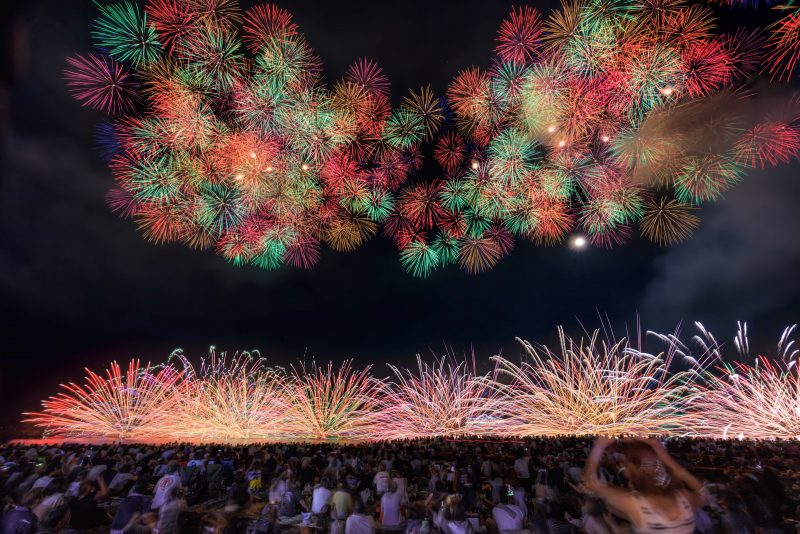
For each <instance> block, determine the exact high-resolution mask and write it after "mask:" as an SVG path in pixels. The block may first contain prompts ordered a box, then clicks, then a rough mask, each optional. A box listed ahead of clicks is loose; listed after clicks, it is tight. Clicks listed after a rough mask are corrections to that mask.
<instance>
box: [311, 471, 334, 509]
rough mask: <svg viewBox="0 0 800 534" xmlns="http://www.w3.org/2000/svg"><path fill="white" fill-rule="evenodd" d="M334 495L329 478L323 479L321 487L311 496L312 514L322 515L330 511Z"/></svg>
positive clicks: (315, 489)
mask: <svg viewBox="0 0 800 534" xmlns="http://www.w3.org/2000/svg"><path fill="white" fill-rule="evenodd" d="M332 496H333V493H332V492H331V482H330V480H329V479H328V477H322V480H320V483H319V485H318V486H317V487H316V488H314V491H313V493H312V495H311V513H312V514H314V515H322V514H325V513H327V512H328V511H329V509H330V506H329V505H330V502H331V497H332Z"/></svg>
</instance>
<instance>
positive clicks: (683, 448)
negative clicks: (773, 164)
mask: <svg viewBox="0 0 800 534" xmlns="http://www.w3.org/2000/svg"><path fill="white" fill-rule="evenodd" d="M0 467H1V469H2V470H1V471H0V492H1V493H0V496H1V497H2V499H3V507H2V517H1V518H0V525H2V530H1V531H0V534H12V533H13V534H34V533H37V532H38V533H51V532H62V533H68V532H73V531H78V532H97V533H99V532H111V533H112V534H122V533H125V534H148V533H157V534H173V533H183V532H187V533H191V532H204V533H220V534H222V533H225V534H236V533H246V534H328V533H330V534H374V533H376V532H383V533H403V534H406V533H410V534H430V533H437V532H438V533H441V534H475V533H484V532H485V533H486V534H521V533H524V532H528V533H530V534H566V533H587V534H616V533H627V532H639V533H651V532H653V533H655V532H660V533H675V534H682V533H686V534H689V533H693V532H699V533H703V534H716V533H740V532H741V533H765V534H772V533H774V534H778V533H797V532H800V530H799V529H798V528H799V526H800V523H798V522H797V519H798V517H800V505H799V503H800V501H798V496H799V495H800V491H798V490H800V446H799V444H798V443H796V442H774V441H764V442H752V441H736V440H726V441H713V440H690V439H671V440H669V441H667V442H666V443H665V444H662V443H661V442H659V441H657V440H645V441H641V440H619V441H614V440H610V439H607V438H598V439H597V440H593V439H590V438H574V437H560V438H559V437H556V438H535V439H526V440H518V441H509V440H504V441H499V440H481V441H463V440H462V441H459V440H444V439H435V440H418V441H400V442H390V443H376V444H361V445H356V444H341V443H340V444H334V443H325V444H283V445H275V444H270V445H247V446H240V447H234V446H230V445H223V446H209V445H204V446H197V445H178V444H168V445H162V446H153V445H121V444H115V445H78V444H74V445H69V444H67V445H38V446H32V445H21V444H18V445H7V446H5V447H0Z"/></svg>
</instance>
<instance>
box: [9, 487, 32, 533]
mask: <svg viewBox="0 0 800 534" xmlns="http://www.w3.org/2000/svg"><path fill="white" fill-rule="evenodd" d="M41 500H42V490H41V488H38V489H35V490H28V492H27V493H26V494H25V495H23V496H22V498H21V499H20V501H19V504H18V505H16V506H14V507H13V508H11V509H10V510H8V511H7V512H6V513H5V514H3V520H2V523H0V525H2V526H1V527H0V532H2V534H33V533H34V532H36V528H37V523H38V521H39V518H37V517H36V514H34V513H33V508H35V507H36V505H38V504H39V502H41Z"/></svg>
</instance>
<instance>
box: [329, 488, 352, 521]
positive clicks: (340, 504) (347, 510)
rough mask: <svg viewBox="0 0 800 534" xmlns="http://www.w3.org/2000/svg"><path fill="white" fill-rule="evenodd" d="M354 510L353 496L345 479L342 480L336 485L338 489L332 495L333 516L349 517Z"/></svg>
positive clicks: (335, 517)
mask: <svg viewBox="0 0 800 534" xmlns="http://www.w3.org/2000/svg"><path fill="white" fill-rule="evenodd" d="M352 512H353V498H352V497H351V496H350V492H348V491H347V487H346V484H345V481H344V480H340V481H339V483H338V484H337V486H336V491H334V492H333V496H332V497H331V517H332V518H333V519H347V516H349V515H350V514H351V513H352Z"/></svg>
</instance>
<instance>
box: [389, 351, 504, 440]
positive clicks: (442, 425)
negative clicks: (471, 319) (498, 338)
mask: <svg viewBox="0 0 800 534" xmlns="http://www.w3.org/2000/svg"><path fill="white" fill-rule="evenodd" d="M389 367H390V368H391V369H392V372H393V373H394V375H395V380H394V381H393V382H391V383H389V384H388V385H387V387H386V390H385V392H384V394H383V395H382V397H381V402H380V404H379V406H378V408H377V411H376V421H375V424H374V425H373V434H374V436H375V437H376V438H378V439H418V438H432V437H460V436H479V435H495V434H497V433H498V428H499V427H500V425H501V423H502V421H501V420H500V419H499V418H498V410H499V407H500V403H499V397H498V394H497V392H496V391H495V390H493V389H492V388H490V387H488V386H487V383H488V381H489V380H490V379H491V375H490V374H486V375H478V374H477V372H476V371H475V362H474V361H473V362H472V365H469V364H468V363H467V362H466V361H462V362H457V361H455V360H454V359H453V358H452V357H441V358H437V359H435V360H434V361H433V362H432V363H427V362H423V361H422V358H421V357H420V356H419V355H418V356H417V369H416V370H409V369H401V368H399V367H396V366H393V365H390V366H389Z"/></svg>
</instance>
